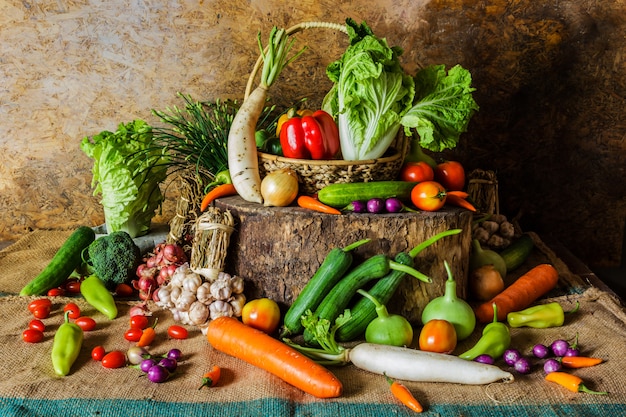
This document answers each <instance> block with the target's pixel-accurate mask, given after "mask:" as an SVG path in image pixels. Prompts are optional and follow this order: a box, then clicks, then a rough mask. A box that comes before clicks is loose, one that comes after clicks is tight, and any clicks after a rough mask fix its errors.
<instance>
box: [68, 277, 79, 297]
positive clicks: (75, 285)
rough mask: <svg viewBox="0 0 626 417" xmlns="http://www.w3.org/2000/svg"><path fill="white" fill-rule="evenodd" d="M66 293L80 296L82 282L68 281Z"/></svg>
mask: <svg viewBox="0 0 626 417" xmlns="http://www.w3.org/2000/svg"><path fill="white" fill-rule="evenodd" d="M65 291H67V292H68V293H70V294H80V281H78V280H72V281H68V282H67V283H65Z"/></svg>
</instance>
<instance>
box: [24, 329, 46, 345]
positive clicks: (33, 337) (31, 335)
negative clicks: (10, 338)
mask: <svg viewBox="0 0 626 417" xmlns="http://www.w3.org/2000/svg"><path fill="white" fill-rule="evenodd" d="M22 340H24V341H25V342H27V343H39V342H41V341H42V340H43V332H42V331H40V330H36V329H26V330H24V331H23V332H22Z"/></svg>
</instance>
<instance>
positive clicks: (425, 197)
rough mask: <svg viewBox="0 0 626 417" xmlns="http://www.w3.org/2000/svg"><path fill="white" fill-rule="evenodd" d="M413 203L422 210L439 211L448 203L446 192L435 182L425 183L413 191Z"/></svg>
mask: <svg viewBox="0 0 626 417" xmlns="http://www.w3.org/2000/svg"><path fill="white" fill-rule="evenodd" d="M411 202H413V204H414V205H415V207H417V208H418V209H420V210H424V211H437V210H439V209H440V208H442V207H443V205H444V204H445V203H446V190H445V189H444V188H443V187H442V186H441V184H439V183H438V182H435V181H423V182H420V183H419V184H417V185H416V186H415V187H413V190H411Z"/></svg>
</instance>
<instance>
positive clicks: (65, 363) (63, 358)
mask: <svg viewBox="0 0 626 417" xmlns="http://www.w3.org/2000/svg"><path fill="white" fill-rule="evenodd" d="M69 314H70V312H69V311H66V312H65V322H64V323H63V324H62V325H60V326H59V329H58V330H57V332H56V334H55V335H54V341H53V343H52V354H51V358H52V367H53V368H54V372H55V373H56V374H57V375H58V376H65V375H67V374H69V373H70V368H71V367H72V365H73V364H74V362H75V361H76V358H77V357H78V354H79V353H80V348H81V346H82V344H83V329H81V328H80V327H79V326H78V325H77V324H76V323H71V322H70V320H69Z"/></svg>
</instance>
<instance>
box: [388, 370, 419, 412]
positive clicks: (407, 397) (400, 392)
mask: <svg viewBox="0 0 626 417" xmlns="http://www.w3.org/2000/svg"><path fill="white" fill-rule="evenodd" d="M385 378H387V382H388V383H389V385H390V387H391V393H392V394H393V396H394V397H396V398H397V399H398V400H400V402H401V403H402V404H404V405H406V406H407V407H409V408H410V409H411V410H413V411H415V412H416V413H421V412H422V411H424V407H422V404H420V402H419V401H418V400H417V399H416V398H415V397H414V396H413V394H411V391H409V389H408V388H407V387H406V386H405V385H402V384H401V383H399V382H398V381H394V380H393V379H391V378H389V377H388V376H387V375H385Z"/></svg>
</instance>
